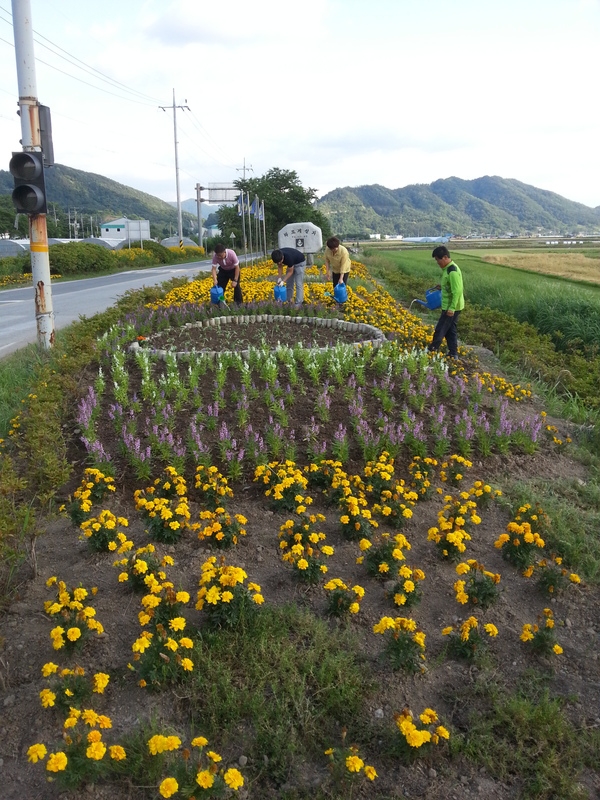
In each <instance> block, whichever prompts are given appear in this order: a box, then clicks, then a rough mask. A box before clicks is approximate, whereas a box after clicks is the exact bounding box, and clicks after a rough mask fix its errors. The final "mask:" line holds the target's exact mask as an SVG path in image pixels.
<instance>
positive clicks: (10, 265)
mask: <svg viewBox="0 0 600 800" xmlns="http://www.w3.org/2000/svg"><path fill="white" fill-rule="evenodd" d="M24 272H31V259H30V256H29V252H27V253H19V255H18V256H5V257H4V258H0V277H2V276H9V275H15V276H17V275H22V274H23V273H24Z"/></svg>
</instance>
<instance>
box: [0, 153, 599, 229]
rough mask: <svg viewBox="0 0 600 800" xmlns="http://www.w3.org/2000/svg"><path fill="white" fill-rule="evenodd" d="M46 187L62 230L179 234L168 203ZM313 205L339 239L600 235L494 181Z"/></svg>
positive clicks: (536, 197) (416, 187)
mask: <svg viewBox="0 0 600 800" xmlns="http://www.w3.org/2000/svg"><path fill="white" fill-rule="evenodd" d="M46 187H47V195H48V202H49V204H50V205H49V219H50V214H51V213H52V212H53V211H54V210H55V209H56V207H58V209H59V211H58V217H59V225H60V217H61V215H62V216H63V217H66V213H67V209H71V210H73V209H77V213H78V214H84V215H92V214H93V215H96V216H97V217H99V218H100V220H106V219H110V218H115V217H122V216H126V217H129V218H131V219H136V218H138V219H139V218H141V219H149V220H150V222H151V224H152V233H153V235H154V236H158V237H161V236H165V235H169V233H170V232H171V231H173V230H176V229H177V211H176V209H175V208H174V207H173V205H172V204H171V203H167V202H165V201H163V200H159V198H157V197H154V196H152V195H150V194H147V193H146V192H140V191H138V190H137V189H132V188H130V187H129V186H124V185H123V184H122V183H117V181H113V180H110V178H105V177H104V176H102V175H96V174H95V173H93V172H84V171H83V170H79V169H72V168H71V167H66V166H64V165H63V164H57V165H56V166H54V167H52V168H51V169H48V170H47V171H46ZM12 189H13V179H12V176H11V174H10V173H9V172H8V171H6V170H0V217H2V219H0V223H1V224H0V227H1V228H2V230H4V229H5V230H6V231H7V232H10V231H11V230H14V227H13V222H14V212H13V211H11V205H12V204H11V203H10V198H9V197H7V195H10V194H11V192H12ZM2 195H4V197H2ZM184 203H186V201H184ZM190 203H192V204H193V205H195V203H193V201H190ZM53 204H55V206H53ZM316 206H317V208H318V209H319V211H321V212H322V213H323V214H324V215H325V216H327V217H328V218H329V220H330V221H331V227H332V230H334V231H335V232H336V233H337V234H339V235H340V236H342V237H343V238H351V237H354V236H356V237H360V238H366V237H368V235H369V234H371V233H379V234H389V235H398V234H400V235H402V236H409V237H410V236H441V235H444V234H446V233H452V234H454V235H459V236H467V235H469V234H482V235H486V234H494V235H507V234H511V233H512V234H525V233H532V234H536V233H542V234H544V235H547V234H550V233H554V234H555V235H560V234H573V235H575V234H577V233H586V232H588V233H593V232H598V231H600V206H598V207H597V208H590V207H589V206H585V205H583V204H582V203H575V202H572V201H571V200H566V199H565V198H564V197H561V196H560V195H558V194H555V193H554V192H548V191H545V190H543V189H537V188H536V187H535V186H530V185H528V184H526V183H521V182H520V181H517V180H512V179H506V178H499V177H496V176H493V177H492V176H485V177H483V178H477V179H475V180H471V181H466V180H462V179H460V178H446V179H444V180H438V181H434V182H433V183H431V184H412V185H410V186H405V187H403V188H402V189H387V188H386V187H385V186H380V185H378V184H372V185H370V186H357V187H350V186H346V187H344V188H341V189H334V190H333V191H332V192H329V193H328V194H326V195H325V196H324V197H322V198H321V199H320V200H318V201H317V203H316ZM203 210H204V211H205V213H206V211H210V210H212V209H211V208H210V206H209V207H208V208H206V209H203ZM22 222H23V224H24V223H26V219H25V220H22ZM64 224H66V222H65V223H64ZM195 228H196V214H195V213H191V214H188V213H186V212H185V211H184V233H186V234H189V233H190V232H191V231H192V230H195ZM2 230H0V233H2ZM54 235H57V234H54Z"/></svg>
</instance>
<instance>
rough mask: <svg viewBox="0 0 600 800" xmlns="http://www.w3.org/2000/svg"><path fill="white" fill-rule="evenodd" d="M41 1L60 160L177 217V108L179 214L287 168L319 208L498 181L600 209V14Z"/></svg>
mask: <svg viewBox="0 0 600 800" xmlns="http://www.w3.org/2000/svg"><path fill="white" fill-rule="evenodd" d="M29 2H30V9H31V20H32V26H33V30H34V32H35V33H34V52H35V58H36V81H37V95H38V98H39V100H40V102H41V103H43V104H44V105H47V106H49V107H50V109H51V113H52V127H53V141H54V153H55V159H56V162H57V163H60V164H65V165H67V166H70V167H75V168H77V169H82V170H86V171H89V172H96V173H99V174H101V175H105V176H107V177H109V178H112V179H114V180H116V181H119V182H120V183H124V184H126V185H128V186H132V187H134V188H136V189H141V190H143V191H146V192H149V193H150V194H153V195H155V196H157V197H160V198H162V199H163V200H167V201H174V200H175V199H176V196H177V194H176V180H175V147H174V138H175V137H174V124H173V116H174V115H173V109H172V106H173V91H175V102H176V105H177V106H184V107H185V108H181V109H178V110H177V114H176V121H177V140H178V157H179V180H180V196H181V199H182V200H185V199H187V198H190V197H195V186H196V184H197V183H199V184H201V185H202V186H207V185H208V184H210V183H224V184H230V183H232V182H233V181H234V180H236V179H238V178H240V177H242V176H243V175H244V167H245V169H246V172H245V174H246V176H247V177H248V176H250V177H251V176H261V175H263V174H264V173H265V172H267V170H269V169H271V168H273V167H278V168H280V169H285V170H295V171H296V172H297V174H298V176H299V178H300V181H301V182H302V184H303V185H304V186H307V187H311V188H313V189H315V190H316V192H317V195H318V196H319V197H322V196H323V195H324V194H326V193H327V192H329V191H331V190H332V189H335V188H338V187H343V186H360V185H365V184H374V183H378V184H381V185H383V186H386V187H388V188H390V189H396V188H400V187H403V186H406V185H408V184H413V183H431V182H432V181H435V180H437V179H439V178H448V177H451V176H456V177H459V178H463V179H473V178H478V177H481V176H483V175H499V176H501V177H503V178H515V179H517V180H519V181H522V182H524V183H527V184H532V185H534V186H536V187H538V188H541V189H547V190H550V191H553V192H556V193H558V194H560V195H562V196H564V197H566V198H568V199H569V200H575V201H577V202H580V203H584V204H585V205H588V206H600V145H599V143H600V102H599V101H598V100H599V99H598V93H599V89H598V86H599V72H598V56H597V51H598V41H599V37H600V0H503V2H498V0H493V1H492V0H454V2H452V3H451V2H448V0H303V1H302V3H293V2H290V1H289V0H218V2H217V1H216V0H118V1H117V0H104V1H103V2H102V3H91V2H81V0H29ZM11 12H12V4H11V0H0V150H1V151H2V152H3V153H4V162H5V164H6V166H4V165H2V167H3V168H4V169H7V168H8V162H9V160H10V156H11V153H12V152H13V151H15V150H20V147H21V146H20V144H19V139H20V138H21V130H20V121H19V117H18V116H17V114H16V110H17V101H18V82H17V71H16V60H15V49H14V37H13V29H12V13H11ZM161 106H165V107H167V108H166V110H163V109H162V108H161ZM0 162H1V159H0Z"/></svg>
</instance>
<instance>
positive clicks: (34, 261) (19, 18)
mask: <svg viewBox="0 0 600 800" xmlns="http://www.w3.org/2000/svg"><path fill="white" fill-rule="evenodd" d="M12 15H13V29H14V38H15V57H16V60H17V81H18V84H19V108H20V110H21V143H22V145H23V151H24V152H38V153H41V151H42V145H41V136H40V116H39V104H38V98H37V86H36V80H35V59H34V52H33V26H32V23H31V4H30V1H29V0H12ZM29 243H30V250H31V273H32V280H33V286H34V289H35V321H36V326H37V338H38V344H39V345H40V346H41V347H44V348H45V349H49V348H50V347H52V346H53V344H54V335H55V334H54V311H53V308H52V284H51V281H50V257H49V255H48V228H47V225H46V215H45V214H30V215H29Z"/></svg>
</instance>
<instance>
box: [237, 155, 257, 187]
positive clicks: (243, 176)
mask: <svg viewBox="0 0 600 800" xmlns="http://www.w3.org/2000/svg"><path fill="white" fill-rule="evenodd" d="M246 170H248V172H254V170H253V169H252V164H249V165H248V166H246V156H244V166H243V167H236V168H235V171H236V172H241V173H242V180H243V181H245V180H246Z"/></svg>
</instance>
